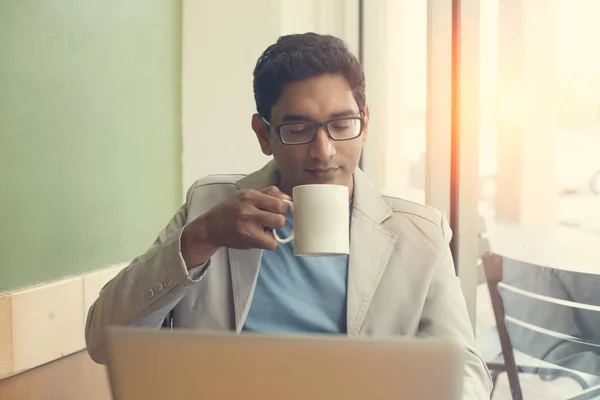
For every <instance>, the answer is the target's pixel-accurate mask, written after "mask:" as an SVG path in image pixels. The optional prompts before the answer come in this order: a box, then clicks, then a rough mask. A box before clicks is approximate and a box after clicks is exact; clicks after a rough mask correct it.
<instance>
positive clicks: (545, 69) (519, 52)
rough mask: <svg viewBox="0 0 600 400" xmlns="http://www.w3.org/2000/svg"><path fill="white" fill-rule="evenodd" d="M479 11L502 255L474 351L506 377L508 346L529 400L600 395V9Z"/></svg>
mask: <svg viewBox="0 0 600 400" xmlns="http://www.w3.org/2000/svg"><path fill="white" fill-rule="evenodd" d="M480 6H481V21H480V22H481V24H480V26H481V42H480V46H481V47H480V54H481V64H480V65H481V93H480V94H481V97H480V98H481V108H480V203H479V212H480V216H481V222H482V224H481V227H480V232H481V236H480V241H479V245H480V253H481V254H482V255H483V254H484V253H486V252H487V251H491V252H492V253H495V254H497V255H498V256H499V257H488V256H482V262H481V265H480V270H479V286H478V310H477V334H478V343H479V346H480V350H481V352H482V354H483V355H484V357H485V358H486V361H488V362H496V363H497V364H500V365H504V366H505V369H507V370H508V371H509V372H510V371H512V370H513V367H514V366H511V365H510V362H508V361H509V360H508V359H507V358H506V355H507V354H506V353H504V356H505V357H503V353H502V351H501V349H500V340H503V339H510V343H508V340H506V343H507V344H509V345H510V348H512V354H513V355H514V358H515V364H516V365H517V367H519V366H520V370H521V372H520V373H518V374H515V377H516V378H518V379H516V380H515V382H514V383H515V384H519V386H520V388H521V389H522V392H523V397H524V398H535V399H565V398H568V397H570V396H575V395H576V394H577V393H580V392H582V391H583V389H584V388H585V387H586V386H587V385H590V386H594V385H600V52H598V51H597V50H596V49H597V44H596V43H597V38H598V37H600V25H598V24H597V20H596V19H597V15H599V14H600V2H598V1H597V0H503V1H497V0H481V2H480ZM500 273H502V274H501V275H500ZM498 281H499V282H500V283H499V285H498V286H496V285H495V283H496V282H498ZM496 288H498V292H496ZM493 304H494V305H496V306H504V313H502V310H500V309H499V308H495V307H493V306H492V305H493ZM503 315H504V316H505V317H506V320H505V321H504V323H502V321H500V320H498V323H497V319H499V318H500V317H502V316H503ZM504 327H506V334H507V335H506V336H503V333H504ZM515 372H516V371H515ZM515 387H516V385H514V386H513V389H514V388H515ZM596 396H597V397H593V396H592V397H589V398H600V389H598V393H597V395H596ZM494 398H495V399H511V398H512V397H511V390H510V384H509V379H508V374H507V373H500V374H499V377H498V380H497V383H496V390H495V394H494Z"/></svg>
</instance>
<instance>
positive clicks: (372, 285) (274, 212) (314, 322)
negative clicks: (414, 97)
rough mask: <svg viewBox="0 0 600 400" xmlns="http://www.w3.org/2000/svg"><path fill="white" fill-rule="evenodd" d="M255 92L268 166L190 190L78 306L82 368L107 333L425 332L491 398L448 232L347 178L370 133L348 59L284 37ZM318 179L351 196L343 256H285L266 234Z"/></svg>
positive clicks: (312, 39) (361, 178)
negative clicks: (446, 346) (448, 347)
mask: <svg viewBox="0 0 600 400" xmlns="http://www.w3.org/2000/svg"><path fill="white" fill-rule="evenodd" d="M254 95H255V100H256V107H257V113H256V114H254V115H253V116H252V129H253V130H254V132H255V133H256V137H257V139H258V142H259V144H260V148H261V150H262V152H263V153H264V154H265V155H267V156H273V161H271V162H269V163H268V164H267V165H266V166H265V167H264V168H262V169H261V170H259V171H257V172H254V173H252V174H250V175H248V176H225V175H221V176H209V177H206V178H203V179H200V180H198V181H197V182H196V183H195V184H194V185H193V186H192V187H191V188H190V189H189V191H188V193H187V199H186V202H185V204H184V205H183V206H182V207H181V209H180V210H179V212H178V213H177V214H176V215H175V217H174V218H173V219H172V220H171V222H170V223H169V224H168V225H167V227H166V228H165V229H164V230H163V231H162V232H161V233H160V235H159V237H158V239H157V241H156V243H155V244H154V245H153V246H152V247H151V248H150V249H149V250H148V251H147V252H146V254H144V255H142V256H140V257H138V258H136V259H135V260H134V261H133V262H132V263H131V264H130V265H129V266H128V267H127V268H125V269H124V270H123V271H121V272H120V273H119V274H118V275H117V276H116V277H115V278H114V279H113V280H112V281H111V282H109V283H108V284H107V285H106V286H105V287H104V288H103V290H102V291H101V293H100V296H99V298H98V300H97V301H96V302H95V303H94V305H93V306H92V307H91V308H90V310H89V315H88V320H87V327H86V341H87V348H88V351H89V353H90V355H91V356H92V358H93V359H94V360H96V361H97V362H103V361H104V354H103V348H102V346H101V343H102V336H103V333H104V330H105V328H106V327H107V326H109V325H135V326H148V327H157V328H158V327H161V326H163V325H166V326H169V325H172V326H174V327H185V328H195V329H211V330H215V329H222V330H233V329H235V330H237V331H238V332H241V331H243V330H249V331H263V332H312V333H334V334H348V335H363V336H378V335H402V336H432V337H436V338H441V339H449V340H453V341H455V342H457V343H459V344H460V345H461V346H463V347H464V349H465V352H466V356H467V361H466V366H465V398H468V399H484V398H489V395H490V379H489V375H488V373H487V369H486V368H485V365H484V363H483V362H482V361H481V359H480V358H479V357H478V356H477V355H476V353H475V350H474V347H475V342H474V338H473V333H472V329H471V325H470V322H469V318H468V315H467V311H466V307H465V302H464V298H463V296H462V292H461V288H460V283H459V280H458V278H457V277H456V275H455V272H454V265H453V261H452V257H451V254H450V251H449V247H448V241H449V240H450V235H451V234H450V229H449V227H448V224H447V222H446V221H445V220H444V218H443V216H442V214H441V213H439V212H438V211H435V210H433V209H431V208H428V207H426V206H422V205H418V204H414V203H410V202H407V201H404V200H401V199H397V198H393V197H387V196H382V195H381V194H380V193H379V192H378V191H377V190H376V189H375V188H374V187H373V185H372V184H371V183H370V182H369V181H368V179H367V178H366V176H365V175H364V174H363V173H362V172H361V171H360V170H359V169H358V168H357V165H358V161H359V158H360V155H361V151H362V148H363V146H364V145H365V142H366V139H367V133H368V125H369V109H368V107H367V105H366V103H365V82H364V74H363V71H362V68H361V66H360V64H359V62H358V61H357V59H356V58H355V57H354V56H353V55H352V54H351V53H350V52H349V51H348V49H347V48H346V46H345V44H344V43H343V42H342V41H341V40H339V39H337V38H334V37H331V36H323V35H317V34H314V33H307V34H303V35H290V36H283V37H281V38H279V40H278V41H277V43H275V44H273V45H272V46H270V47H269V48H267V49H266V51H265V52H264V53H263V54H262V56H261V57H260V58H259V60H258V62H257V64H256V68H255V70H254ZM223 134H226V133H223ZM322 183H330V184H338V185H345V186H347V187H348V189H349V193H350V198H349V199H348V200H349V202H351V203H349V205H350V204H351V209H350V207H349V210H350V212H351V214H352V215H351V224H350V225H351V226H350V227H349V228H350V229H351V235H350V236H351V250H350V257H333V258H331V257H294V256H293V251H292V247H291V245H290V244H285V245H282V244H279V245H278V243H277V242H276V241H275V239H274V237H273V234H272V231H271V230H272V229H277V228H284V227H286V228H288V229H290V228H291V226H290V225H291V223H292V220H291V218H289V214H288V206H287V205H286V203H285V202H284V201H283V199H289V198H290V194H291V193H292V188H293V187H294V186H296V185H301V184H322ZM286 215H287V216H288V218H287V219H286Z"/></svg>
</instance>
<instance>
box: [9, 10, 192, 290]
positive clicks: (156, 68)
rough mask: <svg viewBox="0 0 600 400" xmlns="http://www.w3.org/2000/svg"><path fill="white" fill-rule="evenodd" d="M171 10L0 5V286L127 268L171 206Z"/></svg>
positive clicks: (174, 81) (174, 64)
mask: <svg viewBox="0 0 600 400" xmlns="http://www.w3.org/2000/svg"><path fill="white" fill-rule="evenodd" d="M180 67H181V3H180V1H171V0H168V1H148V0H126V1H117V0H110V1H106V0H105V1H84V0H62V1H60V0H0V291H6V290H9V289H15V288H18V287H22V286H26V285H30V284H33V283H37V282H40V281H44V280H48V279H53V278H58V277H62V276H67V275H71V274H77V273H81V272H83V271H87V270H92V269H96V268H100V267H104V266H107V265H109V264H112V263H118V262H123V261H127V260H129V259H131V258H133V257H134V256H136V255H137V254H139V253H141V252H143V251H145V249H146V248H147V247H148V246H149V245H150V244H151V243H152V241H153V240H154V238H155V237H156V234H157V233H158V231H159V230H160V229H161V228H162V227H163V226H164V225H165V224H166V223H167V222H168V219H169V218H170V217H171V216H172V215H173V213H174V212H175V211H176V209H177V207H178V206H179V204H180V200H181V128H180V115H181V107H180V75H181V73H180V71H181V68H180Z"/></svg>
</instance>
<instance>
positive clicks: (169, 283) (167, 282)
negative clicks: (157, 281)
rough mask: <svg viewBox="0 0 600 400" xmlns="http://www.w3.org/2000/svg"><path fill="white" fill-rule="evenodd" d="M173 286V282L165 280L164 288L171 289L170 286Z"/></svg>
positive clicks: (169, 279) (168, 279)
mask: <svg viewBox="0 0 600 400" xmlns="http://www.w3.org/2000/svg"><path fill="white" fill-rule="evenodd" d="M172 284H173V280H172V279H171V278H169V277H167V279H165V287H171V285H172Z"/></svg>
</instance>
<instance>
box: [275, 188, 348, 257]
mask: <svg viewBox="0 0 600 400" xmlns="http://www.w3.org/2000/svg"><path fill="white" fill-rule="evenodd" d="M292 198H293V202H292V201H288V200H285V201H286V203H288V204H289V206H290V210H291V211H292V213H293V215H294V229H293V231H292V233H291V234H290V236H288V237H287V238H281V237H280V236H279V235H278V234H277V231H276V230H273V235H274V236H275V239H277V241H278V242H279V243H288V242H291V241H292V240H293V241H294V254H295V255H297V256H337V255H344V254H350V200H349V198H348V188H347V187H346V186H341V185H329V184H317V185H301V186H296V187H294V189H293V193H292Z"/></svg>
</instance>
